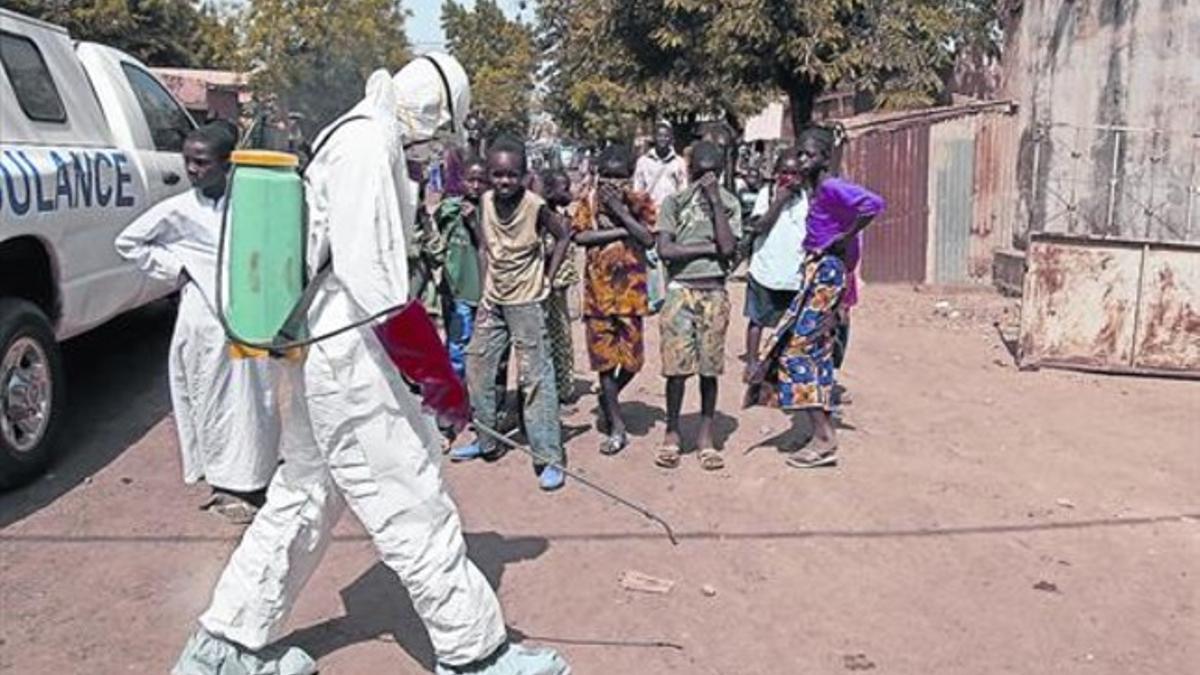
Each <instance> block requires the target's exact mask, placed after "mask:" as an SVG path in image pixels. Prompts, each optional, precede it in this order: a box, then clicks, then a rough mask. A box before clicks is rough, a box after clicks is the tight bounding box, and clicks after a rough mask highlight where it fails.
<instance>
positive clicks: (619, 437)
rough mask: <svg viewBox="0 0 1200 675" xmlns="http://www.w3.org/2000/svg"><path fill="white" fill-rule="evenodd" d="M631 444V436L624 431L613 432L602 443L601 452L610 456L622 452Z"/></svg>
mask: <svg viewBox="0 0 1200 675" xmlns="http://www.w3.org/2000/svg"><path fill="white" fill-rule="evenodd" d="M628 445H629V436H628V435H627V434H626V433H625V432H624V431H622V432H620V433H618V434H613V435H612V436H609V437H608V438H605V439H604V441H603V442H601V443H600V454H602V455H607V456H609V457H611V456H613V455H615V454H617V453H618V452H621V451H622V450H624V449H625V447H626V446H628Z"/></svg>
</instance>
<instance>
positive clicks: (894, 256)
mask: <svg viewBox="0 0 1200 675" xmlns="http://www.w3.org/2000/svg"><path fill="white" fill-rule="evenodd" d="M842 161H843V171H844V172H845V173H846V174H847V175H848V176H849V177H850V178H851V179H853V180H856V181H858V182H860V183H862V184H863V185H865V186H867V187H868V188H870V189H872V190H874V191H875V192H878V193H879V194H881V195H883V197H884V199H886V200H887V203H888V207H887V211H885V212H884V214H883V216H882V217H881V218H880V221H879V222H878V223H876V224H875V225H874V226H873V227H871V228H870V229H868V230H867V232H866V235H865V236H866V241H865V242H864V249H863V250H864V255H863V277H864V278H865V279H867V280H869V281H879V282H893V281H914V280H921V279H923V278H924V276H925V249H926V246H927V242H928V235H927V226H926V222H927V220H928V218H929V206H928V201H927V195H928V164H929V127H928V126H925V125H920V124H917V125H911V126H904V127H900V128H896V129H888V130H886V131H880V132H879V133H872V134H868V135H864V136H861V137H858V138H855V139H854V140H853V141H851V142H850V144H849V145H848V146H847V147H846V149H845V151H844V152H843V160H842Z"/></svg>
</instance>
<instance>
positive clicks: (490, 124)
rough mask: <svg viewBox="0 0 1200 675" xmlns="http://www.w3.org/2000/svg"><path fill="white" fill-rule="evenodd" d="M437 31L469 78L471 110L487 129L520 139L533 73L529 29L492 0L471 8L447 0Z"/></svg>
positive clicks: (535, 66)
mask: <svg viewBox="0 0 1200 675" xmlns="http://www.w3.org/2000/svg"><path fill="white" fill-rule="evenodd" d="M442 30H443V31H444V32H445V33H446V43H447V46H448V48H449V51H450V53H451V54H453V55H454V56H455V57H456V58H457V59H458V60H459V61H460V62H461V63H462V64H463V69H464V70H466V71H467V76H468V77H470V79H471V108H472V110H474V111H475V112H476V113H477V114H478V115H479V117H480V118H481V119H482V120H483V122H484V124H485V125H486V131H487V132H488V133H494V132H497V131H507V132H511V133H516V134H520V135H523V134H524V133H525V131H526V130H527V129H528V126H529V116H530V105H531V101H532V96H533V92H534V77H535V75H536V74H537V69H538V51H537V45H536V43H535V42H534V33H533V29H532V28H530V27H529V26H527V25H525V24H524V23H521V22H520V21H517V20H514V19H510V18H508V17H507V16H505V14H504V12H503V10H501V9H500V6H499V5H498V4H497V3H496V2H495V0H477V1H476V2H475V7H474V9H468V8H466V7H464V6H463V5H460V4H459V3H457V2H455V1H454V0H446V2H445V3H444V4H443V5H442Z"/></svg>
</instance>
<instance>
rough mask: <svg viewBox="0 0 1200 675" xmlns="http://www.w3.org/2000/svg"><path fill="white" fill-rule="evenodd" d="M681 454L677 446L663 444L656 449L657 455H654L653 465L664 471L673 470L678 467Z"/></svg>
mask: <svg viewBox="0 0 1200 675" xmlns="http://www.w3.org/2000/svg"><path fill="white" fill-rule="evenodd" d="M681 454H682V453H681V452H680V450H679V446H678V445H668V444H665V443H664V444H663V445H662V446H661V447H659V448H658V453H657V454H655V455H654V463H655V464H657V465H658V466H661V467H662V468H664V469H674V468H675V467H677V466H679V457H680V455H681Z"/></svg>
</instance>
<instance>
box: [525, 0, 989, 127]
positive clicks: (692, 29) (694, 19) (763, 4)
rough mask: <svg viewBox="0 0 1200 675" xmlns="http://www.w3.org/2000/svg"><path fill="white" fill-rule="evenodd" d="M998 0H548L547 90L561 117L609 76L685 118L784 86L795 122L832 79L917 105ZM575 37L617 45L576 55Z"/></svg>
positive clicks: (746, 106) (983, 29)
mask: <svg viewBox="0 0 1200 675" xmlns="http://www.w3.org/2000/svg"><path fill="white" fill-rule="evenodd" d="M995 4H996V2H995V0H806V1H805V2H782V1H780V0H579V1H572V0H545V1H544V2H543V3H542V7H541V8H540V9H541V14H540V16H541V18H542V36H543V38H544V39H545V43H544V46H545V47H546V48H547V49H550V50H551V58H552V59H554V61H555V63H554V64H553V65H552V66H551V73H552V75H551V78H550V82H551V87H552V90H553V89H558V90H559V91H552V94H551V96H550V100H551V101H553V102H555V103H556V104H557V106H558V108H559V109H558V110H557V111H556V112H559V113H560V114H562V115H563V116H564V117H565V118H566V119H568V120H572V119H576V118H578V117H579V116H586V115H587V110H586V109H583V108H581V107H579V106H578V103H579V101H578V99H577V98H576V97H573V96H571V95H570V93H569V92H570V91H571V89H574V88H577V87H578V86H579V82H580V81H581V80H580V79H576V78H577V76H579V77H581V78H582V81H594V80H599V81H605V80H606V79H607V78H609V77H610V75H609V74H610V73H616V74H617V75H618V77H620V78H624V81H622V82H621V84H620V86H621V87H623V88H624V89H625V90H626V91H628V92H630V93H631V94H632V95H633V97H634V99H633V101H634V102H633V103H632V104H631V105H632V106H633V107H635V108H638V107H640V108H641V109H642V111H643V112H653V113H655V114H666V115H668V116H672V115H673V116H675V117H684V118H686V117H688V116H693V117H694V115H696V114H704V113H708V114H714V113H719V114H723V115H725V116H726V117H727V118H729V121H732V122H736V121H737V119H738V117H740V115H741V114H744V113H745V112H747V111H748V110H750V109H753V107H754V105H756V104H757V103H758V102H759V101H761V99H762V97H764V96H768V95H774V94H776V93H777V92H783V93H784V94H786V95H787V96H788V98H789V101H790V103H791V108H792V115H793V123H794V125H795V127H796V128H801V127H803V126H805V125H807V124H808V123H809V121H810V120H811V117H812V112H813V108H814V105H815V102H816V100H817V97H818V96H820V94H821V93H823V92H825V91H828V90H830V89H832V88H835V87H849V88H853V89H856V90H860V91H867V92H871V93H874V94H876V95H877V99H878V100H879V101H880V102H881V103H882V104H884V105H888V106H908V105H915V104H925V103H929V102H931V101H932V100H933V98H934V97H935V96H936V94H937V93H938V92H939V91H940V89H941V87H942V86H943V81H944V79H943V78H944V76H945V75H946V73H947V72H948V70H949V68H950V67H951V66H952V65H953V62H954V59H955V57H956V54H957V52H958V51H959V50H960V49H961V48H962V47H963V46H964V45H966V44H968V43H971V42H973V41H976V40H980V39H987V38H989V37H993V36H992V33H991V32H990V30H989V29H991V28H992V27H994V13H995ZM582 12H586V13H587V14H588V16H577V14H578V13H582ZM581 27H586V30H588V31H591V32H590V34H580V33H579V32H578V31H579V30H580V28H581ZM579 45H593V46H594V45H601V46H603V45H618V46H619V49H618V50H617V52H618V53H615V54H614V52H613V51H612V50H608V49H603V48H601V49H589V50H585V51H584V52H583V53H580V52H578V51H577V50H576V49H577V47H578V46H579ZM563 47H565V48H563ZM597 74H598V75H597ZM585 126H586V125H585ZM735 126H737V125H736V124H735Z"/></svg>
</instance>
